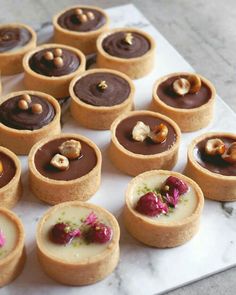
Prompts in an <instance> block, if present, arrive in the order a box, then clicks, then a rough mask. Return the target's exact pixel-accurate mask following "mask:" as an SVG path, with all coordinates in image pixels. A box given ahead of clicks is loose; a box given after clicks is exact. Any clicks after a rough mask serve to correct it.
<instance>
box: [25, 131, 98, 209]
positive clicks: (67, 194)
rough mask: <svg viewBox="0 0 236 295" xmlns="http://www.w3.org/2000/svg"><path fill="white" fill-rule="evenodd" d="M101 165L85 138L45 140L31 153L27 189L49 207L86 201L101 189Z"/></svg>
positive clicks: (37, 144)
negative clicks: (49, 205) (74, 201)
mask: <svg viewBox="0 0 236 295" xmlns="http://www.w3.org/2000/svg"><path fill="white" fill-rule="evenodd" d="M101 162H102V156H101V152H100V150H99V149H98V147H97V146H96V145H95V144H94V143H93V142H92V141H90V140H89V139H87V138H86V137H84V136H81V135H77V134H61V135H56V136H50V137H47V138H45V139H42V140H41V141H39V142H38V143H36V144H35V145H34V146H33V148H32V149H31V151H30V154H29V183H30V188H31V190H32V192H33V193H34V194H35V195H36V196H37V197H38V198H39V199H40V200H42V201H44V202H46V203H48V204H58V203H61V202H66V201H73V200H79V201H86V200H88V199H89V198H90V197H91V196H92V195H93V194H95V192H96V191H97V190H98V188H99V186H100V180H101Z"/></svg>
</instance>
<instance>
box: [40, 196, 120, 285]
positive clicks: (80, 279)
mask: <svg viewBox="0 0 236 295" xmlns="http://www.w3.org/2000/svg"><path fill="white" fill-rule="evenodd" d="M69 206H78V207H86V208H88V209H91V210H94V211H95V212H99V213H98V214H99V215H101V216H105V217H106V219H107V220H109V223H110V225H111V227H112V229H113V237H112V241H111V242H110V243H109V245H108V246H107V248H106V250H105V251H103V252H102V253H101V254H98V255H95V256H92V257H90V258H87V259H84V260H82V261H80V262H70V261H68V262H65V261H64V260H62V259H59V258H57V257H53V256H52V255H50V253H49V252H48V251H47V249H46V248H45V247H44V245H43V241H42V239H41V238H40V237H41V231H42V227H43V225H44V223H45V221H46V220H47V218H48V216H50V214H53V212H54V211H56V210H57V208H61V207H63V208H66V207H69ZM119 238H120V229H119V225H118V222H117V221H116V219H115V218H114V216H113V215H112V214H111V213H109V212H108V211H107V210H105V209H103V208H101V207H98V206H96V205H93V204H88V203H83V202H79V201H74V202H66V203H63V204H59V205H57V206H54V207H53V208H51V209H49V210H48V211H47V212H46V214H45V215H44V216H43V218H42V219H41V220H40V222H39V225H38V229H37V237H36V241H37V252H38V259H39V262H40V264H41V266H42V268H43V270H44V271H45V273H46V274H47V275H48V276H50V277H51V278H52V279H54V280H56V281H57V282H59V283H62V284H66V285H74V286H81V285H88V284H93V283H96V282H97V281H100V280H102V279H104V278H105V277H106V276H108V275H109V274H110V273H112V271H113V270H114V269H115V267H116V266H117V263H118V261H119V252H120V251H119Z"/></svg>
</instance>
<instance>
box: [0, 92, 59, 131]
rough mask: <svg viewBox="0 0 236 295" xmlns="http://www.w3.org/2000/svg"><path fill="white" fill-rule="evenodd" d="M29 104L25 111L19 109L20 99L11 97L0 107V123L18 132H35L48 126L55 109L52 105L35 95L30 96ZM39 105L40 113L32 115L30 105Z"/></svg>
mask: <svg viewBox="0 0 236 295" xmlns="http://www.w3.org/2000/svg"><path fill="white" fill-rule="evenodd" d="M30 98H31V102H30V103H29V106H28V109H27V110H22V109H20V108H19V105H18V104H19V101H20V100H21V99H22V97H21V96H20V95H19V96H15V97H12V98H10V99H8V100H6V101H5V102H3V103H2V104H1V105H0V122H1V123H2V124H4V125H6V126H8V127H10V128H14V129H18V130H36V129H40V128H42V127H43V126H45V125H48V124H49V123H50V122H51V121H52V120H53V119H54V117H55V109H54V107H53V106H52V104H51V103H50V102H49V101H47V100H46V99H43V98H42V97H38V96H35V95H31V96H30ZM34 104H40V105H41V107H42V112H41V113H34V112H33V111H32V109H31V107H32V105H34Z"/></svg>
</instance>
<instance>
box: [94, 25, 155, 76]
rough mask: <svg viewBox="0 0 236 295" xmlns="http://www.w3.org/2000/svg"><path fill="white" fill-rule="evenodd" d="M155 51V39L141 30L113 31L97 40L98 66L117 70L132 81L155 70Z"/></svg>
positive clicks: (122, 29)
mask: <svg viewBox="0 0 236 295" xmlns="http://www.w3.org/2000/svg"><path fill="white" fill-rule="evenodd" d="M125 40H126V41H125ZM155 49H156V45H155V41H154V40H153V38H152V37H151V36H150V35H148V34H147V33H145V32H143V31H141V30H138V29H136V28H120V29H113V30H110V31H108V32H105V33H103V34H101V35H100V36H99V37H98V39H97V51H98V54H97V66H98V67H100V68H108V69H115V70H117V71H120V72H123V73H124V74H126V75H127V76H129V77H130V78H131V79H138V78H141V77H143V76H145V75H147V74H148V73H149V72H151V70H152V69H153V67H154V63H155Z"/></svg>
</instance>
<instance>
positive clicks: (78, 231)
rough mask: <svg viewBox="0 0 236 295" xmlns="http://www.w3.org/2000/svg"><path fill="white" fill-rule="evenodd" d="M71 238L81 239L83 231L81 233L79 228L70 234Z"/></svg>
mask: <svg viewBox="0 0 236 295" xmlns="http://www.w3.org/2000/svg"><path fill="white" fill-rule="evenodd" d="M70 236H71V237H72V238H79V237H80V236H81V231H80V229H79V228H77V229H74V230H72V231H71V232H70Z"/></svg>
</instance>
